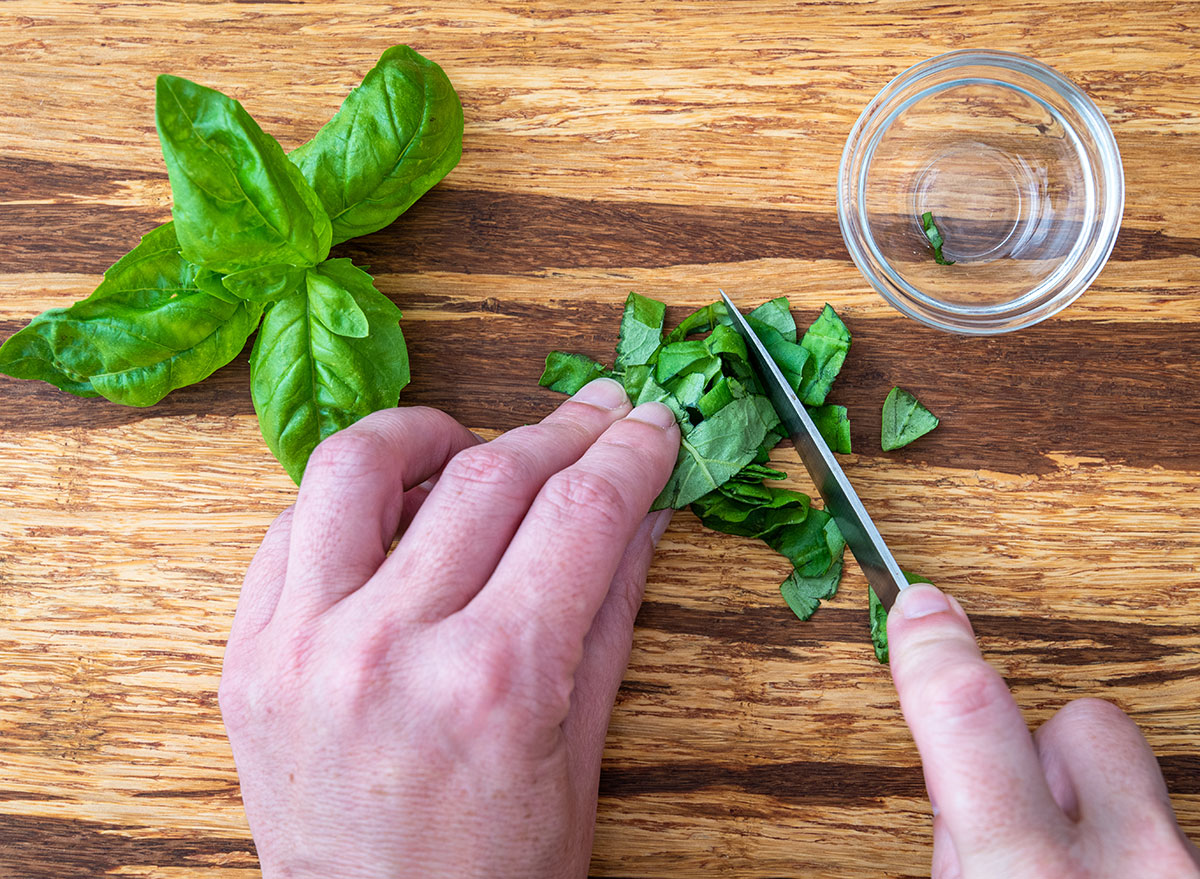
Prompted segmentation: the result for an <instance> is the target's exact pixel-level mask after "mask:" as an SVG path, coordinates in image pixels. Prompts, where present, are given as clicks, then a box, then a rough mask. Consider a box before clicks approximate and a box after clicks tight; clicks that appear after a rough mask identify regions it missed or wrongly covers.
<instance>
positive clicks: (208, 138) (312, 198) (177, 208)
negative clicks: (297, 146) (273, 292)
mask: <svg viewBox="0 0 1200 879" xmlns="http://www.w3.org/2000/svg"><path fill="white" fill-rule="evenodd" d="M154 121H155V125H156V126H157V127H158V136H159V140H160V141H161V142H162V150H163V157H164V159H166V163H167V174H168V175H169V176H170V178H171V196H172V198H173V199H174V204H173V206H172V208H171V213H172V216H173V217H174V218H175V225H176V234H178V236H179V243H180V247H181V250H182V251H183V254H184V256H185V257H186V258H187V259H188V261H189V262H193V263H195V264H196V265H199V266H203V267H205V268H208V269H212V270H213V271H216V272H236V271H238V270H240V269H248V268H257V267H260V266H267V265H272V264H275V263H285V264H287V265H294V266H301V267H306V266H311V265H316V264H317V263H319V262H320V261H321V260H323V259H324V258H325V256H326V254H328V253H329V245H330V240H331V239H330V235H331V227H330V221H329V216H328V214H326V212H325V209H324V207H322V205H321V200H320V199H319V198H318V197H317V194H316V193H315V192H313V189H312V187H311V186H309V184H308V181H306V180H305V179H304V175H303V174H301V173H300V170H299V169H298V168H297V167H296V166H295V165H293V164H292V163H291V162H290V161H288V158H287V156H285V155H284V153H283V148H282V147H280V146H279V144H278V143H277V142H276V140H275V138H273V137H271V136H270V135H269V134H267V133H266V132H264V131H263V130H262V129H261V128H259V126H258V123H257V122H255V121H254V119H253V118H252V117H251V116H250V114H249V113H247V112H246V111H245V109H243V108H242V105H241V104H240V103H238V102H237V101H235V100H233V99H232V98H229V97H226V96H225V95H223V94H221V93H220V92H218V91H214V90H213V89H210V88H205V87H204V86H201V85H197V84H196V83H194V82H189V81H188V80H186V79H180V78H179V77H177V76H165V75H164V76H160V77H159V78H158V85H157V89H156V95H155V105H154Z"/></svg>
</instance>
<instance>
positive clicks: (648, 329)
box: [615, 293, 667, 370]
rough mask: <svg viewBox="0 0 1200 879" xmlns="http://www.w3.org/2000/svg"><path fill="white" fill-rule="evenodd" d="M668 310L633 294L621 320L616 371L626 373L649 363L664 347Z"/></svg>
mask: <svg viewBox="0 0 1200 879" xmlns="http://www.w3.org/2000/svg"><path fill="white" fill-rule="evenodd" d="M666 314H667V307H666V305H664V304H663V303H661V302H659V301H658V300H656V299H647V298H646V297H645V296H639V295H638V294H637V293H630V294H629V297H628V298H627V299H626V300H625V312H624V314H622V316H621V329H620V332H619V333H618V335H617V361H616V365H615V368H616V369H618V370H624V369H625V367H626V366H629V365H631V364H640V363H649V362H650V360H651V358H652V357H654V352H655V351H657V350H658V346H659V345H661V344H662V334H663V318H665V317H666Z"/></svg>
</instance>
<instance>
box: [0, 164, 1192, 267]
mask: <svg viewBox="0 0 1200 879" xmlns="http://www.w3.org/2000/svg"><path fill="white" fill-rule="evenodd" d="M89 185H90V186H93V187H95V188H100V189H103V187H104V184H103V183H99V184H81V185H80V186H75V185H74V180H73V179H71V180H67V181H65V182H63V183H61V184H59V185H57V186H56V187H53V188H51V189H50V192H51V193H56V192H58V191H60V190H62V189H67V190H71V189H76V188H79V189H84V190H85V193H84V194H86V195H88V196H89V197H92V196H93V195H96V194H97V193H95V192H90V191H87V187H88V186H89ZM33 188H34V187H32V186H29V187H25V186H22V187H21V189H20V190H19V194H20V195H21V196H22V197H23V198H36V197H37V196H36V193H30V192H29V191H28V190H29V189H33ZM51 197H52V198H56V199H60V203H53V204H6V205H4V207H3V212H4V213H3V217H4V228H5V250H4V254H3V258H2V260H0V269H2V270H4V271H9V272H17V271H20V272H39V271H42V272H82V273H91V274H99V273H100V272H102V271H103V270H104V269H105V268H106V267H107V266H109V265H111V264H112V263H113V262H115V261H116V259H117V258H118V257H120V256H121V255H122V254H123V253H125V252H126V251H127V250H129V249H130V248H131V247H133V246H134V245H135V244H137V242H138V240H139V238H140V237H141V236H142V235H144V234H145V233H146V232H148V231H149V230H150V229H151V228H153V227H154V226H155V225H157V224H158V223H161V222H164V221H165V220H166V219H169V211H168V210H164V209H163V208H161V207H153V208H144V209H143V208H128V207H116V206H112V205H105V204H85V203H72V201H71V199H73V198H78V196H76V195H67V196H58V195H52V196H51ZM1198 253H1200V238H1194V237H1175V236H1171V235H1166V234H1164V233H1163V232H1162V231H1161V230H1144V229H1135V228H1127V229H1124V230H1123V231H1122V232H1121V235H1120V238H1119V240H1118V241H1117V244H1116V247H1115V249H1114V251H1113V254H1112V257H1111V258H1112V259H1113V260H1115V261H1118V262H1120V261H1128V260H1149V259H1163V258H1167V257H1174V256H1195V255H1196V254H1198ZM334 255H335V256H349V257H351V258H352V259H354V261H355V262H356V263H358V264H360V265H366V266H370V267H371V269H373V270H374V271H376V272H416V271H443V272H461V273H464V274H472V273H477V272H488V273H499V274H505V273H507V274H517V273H523V272H535V271H540V270H543V269H547V268H611V269H617V268H659V267H663V266H671V265H691V264H703V263H738V262H745V261H749V260H758V259H768V258H774V259H806V260H815V259H826V260H841V261H848V260H849V255H848V254H847V252H846V248H845V245H844V244H843V242H842V236H841V232H840V231H839V229H838V224H837V218H836V216H835V215H834V214H833V211H832V208H831V209H830V211H828V212H820V213H813V212H805V211H791V210H780V209H775V208H741V207H729V206H722V205H712V206H687V205H671V204H662V203H656V202H631V201H625V202H601V201H589V200H583V199H574V198H563V197H559V196H544V195H532V194H521V193H499V192H490V191H485V190H469V189H455V188H452V187H438V188H436V189H434V190H433V191H432V192H430V193H428V194H427V195H425V196H424V197H423V198H422V199H421V200H420V201H419V202H417V204H415V205H414V206H413V207H412V208H411V209H410V210H409V211H408V213H407V214H405V215H404V216H403V217H402V218H401V219H400V220H399V221H397V222H396V223H395V224H393V225H392V226H390V227H389V228H387V229H384V230H382V231H380V232H376V233H375V234H374V235H368V236H366V237H364V238H360V239H356V240H354V241H351V242H347V243H346V244H343V245H340V246H339V247H337V248H335V252H334Z"/></svg>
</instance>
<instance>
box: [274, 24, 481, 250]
mask: <svg viewBox="0 0 1200 879" xmlns="http://www.w3.org/2000/svg"><path fill="white" fill-rule="evenodd" d="M462 134H463V112H462V104H461V103H460V102H459V99H458V95H457V94H456V93H455V91H454V87H453V86H452V85H451V84H450V80H449V79H448V78H447V77H446V74H445V73H444V72H443V71H442V68H440V67H438V65H437V64H435V63H434V62H432V61H430V60H429V59H428V58H424V57H422V56H421V55H419V54H418V53H417V52H415V51H413V50H412V49H410V48H409V47H408V46H392V47H391V48H390V49H388V50H387V51H385V52H384V53H383V55H382V56H381V57H380V59H379V62H378V63H377V64H376V65H375V67H374V68H372V70H371V71H370V72H369V73H368V74H367V75H366V76H365V77H364V78H363V81H362V84H361V85H359V86H358V87H357V88H356V89H354V91H352V92H350V94H349V96H347V98H346V100H345V101H344V102H343V103H342V106H341V109H339V110H338V111H337V114H336V115H335V116H334V117H333V118H332V119H331V120H329V122H327V123H326V124H325V126H324V127H323V128H321V130H320V131H318V132H317V133H316V135H315V136H314V137H313V139H312V140H310V141H309V142H308V143H306V144H304V145H303V146H301V147H300V148H298V149H297V150H295V151H294V152H293V153H292V154H291V160H292V162H294V163H295V165H296V167H298V168H299V169H300V170H301V172H302V173H303V174H304V176H305V177H306V178H307V179H308V180H309V182H311V183H312V186H313V189H315V190H316V192H317V193H318V194H319V195H320V198H321V202H322V204H323V205H324V207H325V211H326V212H327V213H328V215H329V217H330V218H331V220H332V223H333V243H334V244H338V243H340V242H342V241H345V240H347V239H349V238H354V237H357V236H359V235H366V234H368V233H370V232H375V231H377V230H379V229H382V228H383V227H384V226H387V225H389V224H390V223H392V221H394V220H395V219H396V218H397V217H398V216H400V215H401V214H402V213H404V212H405V211H406V210H408V208H409V206H410V205H412V203H413V202H415V201H416V200H417V199H418V198H420V197H421V196H422V195H423V194H424V193H425V192H426V191H427V190H428V189H429V188H430V187H432V186H433V185H434V184H435V183H437V182H438V181H439V180H441V179H442V178H443V177H445V176H446V174H447V173H448V172H449V171H450V169H451V168H453V167H454V166H455V165H456V164H458V160H459V158H460V157H461V156H462Z"/></svg>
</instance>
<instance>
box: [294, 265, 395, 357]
mask: <svg viewBox="0 0 1200 879" xmlns="http://www.w3.org/2000/svg"><path fill="white" fill-rule="evenodd" d="M352 290H356V291H357V292H358V294H359V295H360V296H364V297H365V296H369V295H370V293H368V292H367V291H368V290H371V291H375V282H374V279H372V277H371V276H370V275H368V274H367V273H366V272H364V271H363V270H362V269H360V268H357V267H356V266H355V265H354V264H353V263H352V262H350V260H348V259H328V260H326V261H325V262H323V263H321V264H320V265H319V266H314V267H313V268H311V269H309V270H308V278H307V292H308V305H309V308H311V309H312V313H313V314H314V315H315V316H316V318H317V320H319V321H320V322H321V323H322V324H324V325H325V327H326V329H328V330H330V331H331V332H334V333H337V334H338V335H339V336H346V337H347V338H350V339H361V338H363V337H364V336H365V335H366V334H367V332H368V331H369V329H370V328H369V327H368V326H367V316H366V314H364V313H363V310H362V309H361V308H360V307H359V305H358V302H357V301H356V300H355V296H354V293H352V292H351V291H352ZM375 292H378V291H375Z"/></svg>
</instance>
